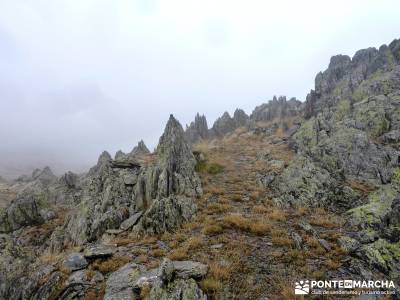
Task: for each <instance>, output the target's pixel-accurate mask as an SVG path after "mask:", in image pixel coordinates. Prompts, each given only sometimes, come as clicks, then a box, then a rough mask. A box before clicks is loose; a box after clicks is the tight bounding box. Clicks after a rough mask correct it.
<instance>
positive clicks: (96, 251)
mask: <svg viewBox="0 0 400 300" xmlns="http://www.w3.org/2000/svg"><path fill="white" fill-rule="evenodd" d="M115 252H117V247H116V246H114V245H101V244H97V245H90V246H88V247H86V248H85V251H84V252H83V255H84V256H85V257H86V258H88V259H94V258H100V257H103V258H104V257H108V256H112V255H113V254H114V253H115Z"/></svg>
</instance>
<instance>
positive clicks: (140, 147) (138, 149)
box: [129, 140, 150, 157]
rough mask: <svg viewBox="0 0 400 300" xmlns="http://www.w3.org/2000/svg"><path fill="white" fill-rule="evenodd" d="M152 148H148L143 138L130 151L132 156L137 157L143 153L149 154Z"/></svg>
mask: <svg viewBox="0 0 400 300" xmlns="http://www.w3.org/2000/svg"><path fill="white" fill-rule="evenodd" d="M149 153H150V150H149V149H148V148H147V146H146V144H145V143H144V141H143V140H141V141H139V143H138V144H137V146H135V147H134V148H133V149H132V151H131V152H130V153H129V156H130V157H137V156H141V155H146V154H149Z"/></svg>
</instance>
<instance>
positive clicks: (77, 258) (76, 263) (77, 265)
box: [63, 253, 88, 271]
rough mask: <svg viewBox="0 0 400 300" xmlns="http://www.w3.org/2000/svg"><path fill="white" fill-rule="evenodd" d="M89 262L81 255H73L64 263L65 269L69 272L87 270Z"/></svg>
mask: <svg viewBox="0 0 400 300" xmlns="http://www.w3.org/2000/svg"><path fill="white" fill-rule="evenodd" d="M87 265H88V262H87V261H86V259H85V257H84V256H83V255H82V254H81V253H72V254H70V255H68V256H67V257H66V258H65V260H64V261H63V267H64V268H65V269H67V270H69V271H76V270H81V269H84V268H86V267H87Z"/></svg>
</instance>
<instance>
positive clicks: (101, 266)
mask: <svg viewBox="0 0 400 300" xmlns="http://www.w3.org/2000/svg"><path fill="white" fill-rule="evenodd" d="M130 261H132V259H131V258H130V257H129V256H122V255H114V256H112V257H110V258H108V259H106V260H103V259H97V260H95V261H94V262H93V264H92V267H93V269H94V270H98V271H99V272H100V273H103V274H106V273H110V272H114V271H116V270H118V269H119V268H120V267H122V266H123V265H126V264H127V263H129V262H130Z"/></svg>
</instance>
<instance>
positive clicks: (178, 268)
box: [172, 261, 208, 279]
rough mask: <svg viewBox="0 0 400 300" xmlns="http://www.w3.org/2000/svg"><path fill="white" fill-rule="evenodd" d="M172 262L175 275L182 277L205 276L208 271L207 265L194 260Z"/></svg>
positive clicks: (196, 277)
mask: <svg viewBox="0 0 400 300" xmlns="http://www.w3.org/2000/svg"><path fill="white" fill-rule="evenodd" d="M172 264H173V269H174V270H175V276H177V277H178V278H182V279H187V278H195V279H200V278H202V277H204V276H206V274H207V271H208V267H207V265H205V264H202V263H199V262H195V261H173V262H172Z"/></svg>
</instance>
